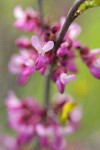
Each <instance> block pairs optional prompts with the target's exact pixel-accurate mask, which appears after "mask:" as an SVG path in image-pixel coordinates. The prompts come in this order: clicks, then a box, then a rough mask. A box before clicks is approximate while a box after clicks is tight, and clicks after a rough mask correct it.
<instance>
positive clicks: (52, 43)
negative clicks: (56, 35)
mask: <svg viewBox="0 0 100 150" xmlns="http://www.w3.org/2000/svg"><path fill="white" fill-rule="evenodd" d="M53 47H54V42H53V41H49V42H47V43H46V44H45V45H44V46H43V48H42V51H43V53H46V52H48V51H49V50H51V49H52V48H53Z"/></svg>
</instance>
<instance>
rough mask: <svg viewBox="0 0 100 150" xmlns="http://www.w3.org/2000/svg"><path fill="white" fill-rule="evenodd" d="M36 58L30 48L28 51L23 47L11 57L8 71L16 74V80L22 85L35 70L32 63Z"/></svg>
mask: <svg viewBox="0 0 100 150" xmlns="http://www.w3.org/2000/svg"><path fill="white" fill-rule="evenodd" d="M36 58H37V54H36V53H35V52H34V51H33V50H32V51H31V50H30V51H28V50H26V49H23V50H21V51H20V53H19V54H15V55H13V56H12V57H11V60H10V62H9V64H8V67H9V71H10V72H12V73H13V74H18V75H19V77H18V82H19V83H20V84H21V85H24V84H25V83H26V82H27V81H28V79H29V76H30V75H31V74H33V73H34V72H35V68H34V63H35V60H36Z"/></svg>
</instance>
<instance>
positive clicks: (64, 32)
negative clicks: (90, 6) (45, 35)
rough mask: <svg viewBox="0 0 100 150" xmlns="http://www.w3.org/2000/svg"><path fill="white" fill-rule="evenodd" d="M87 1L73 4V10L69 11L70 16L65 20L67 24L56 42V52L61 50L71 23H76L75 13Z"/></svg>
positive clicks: (79, 0)
mask: <svg viewBox="0 0 100 150" xmlns="http://www.w3.org/2000/svg"><path fill="white" fill-rule="evenodd" d="M85 1H86V0H76V1H75V3H74V4H73V6H72V7H71V9H70V10H69V12H68V14H67V17H66V20H65V23H64V25H63V27H62V30H61V32H60V35H59V37H58V39H57V41H56V44H55V49H54V50H55V52H56V51H57V49H58V48H59V46H60V44H61V42H62V40H63V38H64V36H65V34H66V32H67V30H68V28H69V26H70V25H71V23H72V22H73V21H74V19H75V18H76V17H75V13H76V12H77V10H78V8H79V7H80V5H81V4H82V3H84V2H85Z"/></svg>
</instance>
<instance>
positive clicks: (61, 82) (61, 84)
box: [56, 73, 76, 93]
mask: <svg viewBox="0 0 100 150" xmlns="http://www.w3.org/2000/svg"><path fill="white" fill-rule="evenodd" d="M74 80H76V75H67V74H66V73H61V75H60V77H59V78H58V79H57V81H56V84H57V87H58V90H59V92H60V93H63V92H64V89H65V85H66V84H68V83H69V82H72V81H74Z"/></svg>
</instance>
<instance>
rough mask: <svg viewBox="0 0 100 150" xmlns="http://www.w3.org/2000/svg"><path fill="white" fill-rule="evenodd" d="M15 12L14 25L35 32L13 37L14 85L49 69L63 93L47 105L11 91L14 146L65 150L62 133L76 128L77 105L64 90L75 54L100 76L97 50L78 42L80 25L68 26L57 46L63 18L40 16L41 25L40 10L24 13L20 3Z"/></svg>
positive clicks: (9, 103)
mask: <svg viewBox="0 0 100 150" xmlns="http://www.w3.org/2000/svg"><path fill="white" fill-rule="evenodd" d="M14 15H15V17H16V21H15V27H16V28H17V29H20V30H23V31H27V32H32V34H33V33H34V34H35V35H33V36H32V38H31V39H29V38H27V37H25V36H22V37H20V38H18V39H17V40H16V45H17V46H18V47H19V49H20V51H19V53H18V54H14V55H13V56H12V57H11V60H10V62H9V65H8V67H9V70H10V72H11V73H13V74H17V75H18V83H19V84H21V85H24V84H26V83H27V82H28V80H29V78H30V76H32V75H33V74H34V73H35V72H37V71H38V72H39V73H40V74H42V75H44V76H47V75H48V72H49V71H50V75H51V76H50V79H51V80H52V81H53V82H54V83H55V84H56V85H57V88H58V91H59V93H61V94H62V95H58V96H57V97H56V98H55V100H56V101H54V102H53V104H50V106H49V108H46V107H42V106H40V105H39V104H38V103H37V101H36V100H34V99H33V98H30V97H27V98H24V99H22V100H19V99H18V98H17V97H16V96H15V94H14V93H13V92H12V91H11V92H10V93H9V95H8V97H7V99H6V106H7V110H8V120H9V126H10V127H11V128H12V129H13V130H14V131H16V132H17V134H18V137H17V140H16V141H14V143H15V144H14V145H13V147H14V146H15V147H14V148H12V149H16V150H19V149H25V147H24V146H25V145H27V144H29V143H30V142H31V141H32V140H33V139H37V140H38V141H39V145H40V146H41V147H42V148H46V149H48V150H65V149H66V141H65V137H67V136H68V135H69V134H71V133H73V132H74V131H75V130H76V129H77V128H78V125H79V121H80V119H81V108H80V107H78V106H77V104H76V103H75V102H74V101H73V99H72V97H70V96H69V95H67V94H65V95H64V94H63V92H64V90H65V87H66V85H67V84H68V83H70V82H73V81H75V80H76V75H77V72H78V67H77V65H76V63H75V60H76V58H77V57H78V56H79V57H80V58H81V59H82V61H83V62H84V64H86V66H87V67H88V69H89V71H90V72H91V74H92V75H93V76H94V77H96V78H98V79H100V59H99V58H98V55H99V54H100V49H95V50H90V49H89V48H88V47H85V46H83V45H82V44H81V43H80V42H79V41H77V40H76V38H77V36H78V35H79V34H80V33H81V27H80V26H79V25H78V24H76V23H73V24H71V25H70V27H69V29H68V31H67V32H66V33H65V36H64V38H63V40H62V41H61V44H60V46H59V47H58V49H56V48H55V47H56V43H57V40H58V39H59V35H60V32H61V30H62V27H63V25H64V23H65V17H62V18H61V19H60V21H59V22H56V23H54V24H52V25H51V24H50V20H49V19H47V18H43V22H42V23H41V16H40V13H39V12H37V11H34V10H32V8H28V9H26V10H25V11H24V10H23V9H22V8H21V7H20V6H18V7H16V8H15V10H14ZM37 145H38V144H37ZM23 147H24V148H23ZM10 149H11V148H10Z"/></svg>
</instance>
